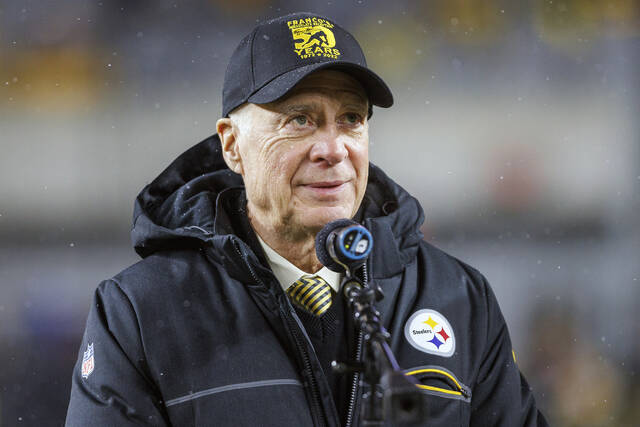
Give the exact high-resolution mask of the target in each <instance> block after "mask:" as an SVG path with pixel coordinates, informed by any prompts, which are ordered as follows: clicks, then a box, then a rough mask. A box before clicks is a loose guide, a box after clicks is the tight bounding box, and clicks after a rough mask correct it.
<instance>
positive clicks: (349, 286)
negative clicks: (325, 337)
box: [332, 268, 426, 426]
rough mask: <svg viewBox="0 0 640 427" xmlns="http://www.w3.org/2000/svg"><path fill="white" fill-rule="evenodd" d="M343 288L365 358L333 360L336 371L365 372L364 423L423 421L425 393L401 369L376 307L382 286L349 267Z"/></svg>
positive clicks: (405, 423)
mask: <svg viewBox="0 0 640 427" xmlns="http://www.w3.org/2000/svg"><path fill="white" fill-rule="evenodd" d="M342 289H343V295H344V297H345V298H346V299H347V301H348V303H349V305H350V307H351V309H352V312H353V318H354V320H355V323H356V325H357V326H358V327H359V329H360V331H362V333H363V352H362V361H355V362H348V363H338V362H335V361H334V362H333V363H332V366H333V369H334V370H335V371H336V372H342V373H347V372H355V373H357V372H359V373H362V374H363V375H362V377H363V382H364V383H365V384H366V385H367V386H368V389H367V391H366V392H365V393H364V394H363V395H362V413H361V417H362V425H365V426H381V425H384V422H385V420H388V421H390V422H391V423H392V424H393V425H394V426H395V425H411V424H415V423H419V422H423V421H424V420H425V419H426V417H425V412H426V408H425V405H424V403H423V396H422V393H421V392H420V390H419V389H418V388H417V387H416V385H415V383H414V382H413V381H412V379H410V378H409V377H407V376H406V375H404V374H403V373H402V372H401V370H400V367H399V366H398V362H397V361H396V359H395V356H394V355H393V352H392V351H391V347H389V339H390V337H391V336H390V335H389V333H388V332H387V331H386V329H385V328H384V326H383V325H382V322H381V320H380V313H379V312H378V311H377V310H376V308H375V306H374V303H375V302H376V301H380V300H381V299H382V298H383V297H384V295H383V293H382V289H380V287H379V286H375V287H369V286H367V285H365V284H363V282H362V281H361V280H360V279H359V278H357V277H355V276H354V275H352V274H351V272H350V269H348V268H347V269H346V275H345V277H344V279H343V280H342Z"/></svg>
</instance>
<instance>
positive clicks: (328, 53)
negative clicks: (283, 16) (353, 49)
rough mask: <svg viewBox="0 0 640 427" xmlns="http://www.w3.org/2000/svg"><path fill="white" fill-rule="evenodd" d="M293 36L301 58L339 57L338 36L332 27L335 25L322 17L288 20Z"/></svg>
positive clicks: (294, 48)
mask: <svg viewBox="0 0 640 427" xmlns="http://www.w3.org/2000/svg"><path fill="white" fill-rule="evenodd" d="M287 26H288V27H289V29H290V30H291V36H292V37H293V42H294V43H293V50H294V51H295V52H296V54H297V55H298V56H299V57H300V58H301V59H306V58H314V57H318V56H320V57H325V58H331V59H338V57H339V56H340V51H339V50H338V49H337V48H336V38H335V36H334V34H333V31H331V29H332V28H333V27H334V25H333V24H332V23H331V22H329V21H327V20H326V19H322V18H316V17H315V16H314V17H311V18H306V19H294V20H292V21H287Z"/></svg>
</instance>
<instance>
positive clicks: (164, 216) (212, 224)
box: [131, 135, 424, 277]
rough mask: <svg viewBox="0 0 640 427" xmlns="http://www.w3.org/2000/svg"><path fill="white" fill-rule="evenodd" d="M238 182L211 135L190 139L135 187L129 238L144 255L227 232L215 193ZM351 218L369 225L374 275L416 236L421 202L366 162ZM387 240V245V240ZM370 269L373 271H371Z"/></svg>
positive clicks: (400, 256) (390, 269)
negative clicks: (363, 186) (364, 177)
mask: <svg viewBox="0 0 640 427" xmlns="http://www.w3.org/2000/svg"><path fill="white" fill-rule="evenodd" d="M243 187H244V183H243V181H242V177H241V176H240V175H238V174H236V173H234V172H232V171H231V170H230V169H229V168H228V167H227V165H226V163H225V162H224V159H223V157H222V150H221V146H220V140H219V139H218V136H217V135H213V136H211V137H209V138H207V139H205V140H204V141H202V142H200V143H198V144H196V145H194V146H193V147H191V148H190V149H188V150H187V151H185V152H184V153H183V154H181V155H180V156H179V157H178V158H177V159H176V160H174V161H173V162H172V163H171V164H170V165H169V166H168V167H167V168H166V169H165V170H164V171H162V172H161V173H160V175H158V177H157V178H156V179H154V180H153V181H152V182H151V183H150V184H148V185H147V186H146V187H144V189H143V190H142V191H141V192H140V194H139V195H138V197H137V198H136V200H135V205H134V212H133V228H132V230H131V239H132V242H133V246H134V249H135V251H136V252H137V253H138V254H139V255H140V256H142V257H143V258H144V257H147V256H149V255H151V254H153V253H155V252H158V251H162V250H169V249H187V248H192V249H197V248H203V247H207V246H211V245H212V241H213V240H214V239H216V238H220V237H225V236H224V235H229V234H233V230H232V229H230V227H228V226H227V224H229V221H228V220H227V217H228V215H229V214H230V213H228V212H224V208H223V204H222V203H220V199H221V195H223V194H224V193H226V192H229V191H233V190H234V189H235V190H238V191H241V190H242V189H243ZM356 219H359V220H360V221H361V222H362V223H363V224H364V225H365V226H366V227H369V228H370V230H371V231H372V233H373V234H374V236H376V241H379V242H381V243H382V242H384V244H377V245H376V242H374V257H375V258H376V259H377V261H376V262H375V263H373V265H374V271H373V274H374V276H378V277H385V276H389V275H392V274H395V273H397V272H398V271H400V270H401V269H402V266H404V264H406V263H407V262H408V261H409V260H410V259H411V258H413V256H415V253H416V251H417V248H418V244H419V242H420V241H421V240H422V233H421V232H420V227H421V225H422V223H423V221H424V213H423V210H422V207H421V206H420V204H419V203H418V201H417V200H416V199H414V198H413V197H412V196H411V195H409V193H407V192H406V191H405V190H404V189H402V188H401V187H400V186H399V185H397V184H396V183H395V182H393V181H392V180H391V179H390V178H389V177H388V176H387V175H386V174H385V173H384V172H382V170H381V169H380V168H378V167H376V166H374V165H373V164H370V165H369V182H368V184H367V190H366V193H365V197H364V199H363V202H362V205H361V207H360V210H359V212H358V214H357V215H356ZM390 242H393V243H394V244H393V245H389V243H390ZM376 270H378V271H377V273H378V274H376Z"/></svg>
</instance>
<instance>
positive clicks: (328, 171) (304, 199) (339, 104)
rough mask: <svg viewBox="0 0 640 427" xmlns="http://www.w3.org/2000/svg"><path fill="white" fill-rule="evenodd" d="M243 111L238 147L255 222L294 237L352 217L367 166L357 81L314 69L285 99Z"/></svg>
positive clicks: (365, 127) (366, 142)
mask: <svg viewBox="0 0 640 427" xmlns="http://www.w3.org/2000/svg"><path fill="white" fill-rule="evenodd" d="M242 108H243V109H244V110H245V111H242V112H241V114H242V117H241V119H240V121H241V124H240V132H239V134H238V135H237V144H238V150H239V157H240V158H241V170H240V173H242V176H243V178H244V182H245V186H246V191H247V200H248V208H249V213H250V217H251V218H252V221H253V220H255V219H257V220H258V221H259V222H260V224H261V225H262V226H264V227H269V228H270V229H271V230H273V231H274V232H277V233H284V235H286V236H288V237H289V238H294V239H296V238H305V237H308V236H309V235H315V234H316V233H317V232H318V231H319V230H320V229H321V228H322V227H323V226H324V225H325V224H326V223H327V222H329V221H332V220H335V219H339V218H351V217H353V215H355V213H356V211H357V210H358V207H359V206H360V202H361V201H362V197H363V196H364V192H365V188H366V185H367V177H368V170H369V169H368V167H369V151H368V149H369V147H368V146H369V134H368V122H367V112H368V104H367V97H366V95H365V92H364V90H363V89H362V87H361V86H360V84H359V83H358V82H357V81H356V80H355V79H353V78H352V77H350V76H348V75H347V74H344V73H341V72H338V71H332V70H322V71H318V72H316V73H313V74H311V75H310V76H307V77H306V78H305V79H303V80H302V81H301V82H300V83H299V84H298V85H297V86H296V87H295V88H294V89H293V90H291V92H289V94H287V96H286V98H285V99H282V100H278V101H276V102H273V103H271V104H265V105H255V104H248V105H246V106H244V107H242ZM232 117H234V115H233V114H232Z"/></svg>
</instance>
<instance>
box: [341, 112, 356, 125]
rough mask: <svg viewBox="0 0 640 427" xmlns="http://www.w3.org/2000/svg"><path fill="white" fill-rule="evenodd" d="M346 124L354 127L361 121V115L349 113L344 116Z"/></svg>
mask: <svg viewBox="0 0 640 427" xmlns="http://www.w3.org/2000/svg"><path fill="white" fill-rule="evenodd" d="M344 120H345V122H347V123H349V124H351V125H353V124H356V123H358V122H359V121H360V115H359V114H356V113H347V114H345V115H344Z"/></svg>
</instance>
